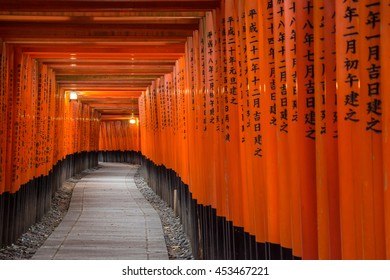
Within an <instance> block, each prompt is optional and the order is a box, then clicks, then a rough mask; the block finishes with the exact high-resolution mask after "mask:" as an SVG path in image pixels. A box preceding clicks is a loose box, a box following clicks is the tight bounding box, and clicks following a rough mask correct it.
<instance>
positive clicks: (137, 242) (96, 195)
mask: <svg viewBox="0 0 390 280" xmlns="http://www.w3.org/2000/svg"><path fill="white" fill-rule="evenodd" d="M100 166H101V168H100V169H98V170H96V171H95V172H93V173H91V174H90V175H88V176H86V177H84V178H82V179H81V180H80V182H78V183H77V185H76V186H75V188H74V191H73V196H72V200H71V203H70V207H69V211H68V213H67V214H66V216H65V218H64V220H63V221H62V222H61V224H60V225H59V226H58V227H57V228H56V229H55V231H54V232H53V233H52V234H51V235H50V236H49V238H48V239H47V240H46V242H45V243H44V244H43V246H42V247H41V248H39V250H38V251H37V253H36V254H35V255H34V257H33V259H40V260H42V259H43V260H48V259H57V260H58V259H65V260H71V259H73V260H74V259H80V260H81V259H95V260H96V259H122V260H149V259H153V260H165V259H168V253H167V248H166V245H165V240H164V234H163V230H162V226H161V222H160V218H159V216H158V214H157V213H156V211H155V210H154V208H153V207H152V206H151V205H150V204H149V202H147V201H146V200H145V198H144V197H143V196H142V194H141V193H140V192H139V191H138V189H137V187H136V186H135V183H134V173H135V172H136V168H135V167H134V166H133V167H132V166H130V165H128V164H121V163H100Z"/></svg>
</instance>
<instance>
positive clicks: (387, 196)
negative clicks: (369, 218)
mask: <svg viewBox="0 0 390 280" xmlns="http://www.w3.org/2000/svg"><path fill="white" fill-rule="evenodd" d="M380 10H381V13H382V15H389V14H390V4H389V3H388V2H387V1H381V6H380ZM380 30H381V37H380V60H381V72H382V73H383V74H382V75H381V77H380V82H381V91H382V104H383V106H382V108H383V115H382V120H383V125H382V130H383V135H382V141H383V145H382V147H383V168H384V170H383V171H384V172H383V189H384V201H385V211H384V212H385V230H386V231H385V233H386V259H390V177H389V176H390V133H389V132H390V94H389V93H390V80H389V78H388V77H387V75H386V74H385V73H390V63H389V61H390V53H389V52H388V50H389V48H390V36H387V34H390V18H389V17H387V16H382V17H381V21H380Z"/></svg>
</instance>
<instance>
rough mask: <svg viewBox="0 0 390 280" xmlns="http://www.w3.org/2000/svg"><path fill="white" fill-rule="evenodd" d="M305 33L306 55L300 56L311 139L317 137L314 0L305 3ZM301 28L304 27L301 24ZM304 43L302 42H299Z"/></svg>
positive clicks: (307, 125) (307, 129) (306, 125)
mask: <svg viewBox="0 0 390 280" xmlns="http://www.w3.org/2000/svg"><path fill="white" fill-rule="evenodd" d="M304 14H305V15H304V17H305V21H304V23H303V33H304V41H303V48H304V50H305V51H304V53H303V54H304V55H303V57H299V59H303V60H304V61H305V69H301V70H302V71H304V72H305V76H304V83H303V84H304V92H305V98H306V102H305V103H306V109H307V110H306V113H305V121H304V123H305V133H306V137H307V138H309V139H312V140H314V139H315V94H314V93H315V86H314V40H313V39H314V33H313V29H314V26H313V1H312V0H310V1H307V2H306V4H305V5H304ZM299 28H302V26H300V27H299ZM299 43H302V42H299Z"/></svg>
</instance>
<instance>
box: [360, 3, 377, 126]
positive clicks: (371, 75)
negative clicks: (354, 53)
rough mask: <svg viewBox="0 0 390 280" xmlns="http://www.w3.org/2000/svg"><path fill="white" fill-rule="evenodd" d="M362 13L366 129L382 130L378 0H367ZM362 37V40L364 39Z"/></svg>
mask: <svg viewBox="0 0 390 280" xmlns="http://www.w3.org/2000/svg"><path fill="white" fill-rule="evenodd" d="M365 8H366V9H365V10H364V12H363V14H362V16H363V17H364V24H365V26H366V28H364V30H365V34H361V35H362V36H364V39H365V40H366V43H367V44H366V45H367V50H366V52H363V53H365V54H366V58H364V57H363V59H366V60H367V61H368V63H366V64H365V66H367V67H365V70H366V78H367V80H368V83H367V84H366V85H363V94H368V100H369V101H368V102H367V104H366V111H367V115H368V116H367V117H366V118H365V119H366V130H367V131H371V132H374V133H381V132H382V125H381V116H382V100H381V92H380V88H381V86H380V69H381V66H380V62H379V61H380V57H379V54H380V45H379V44H380V25H379V22H380V1H367V4H366V5H365ZM364 39H363V40H364Z"/></svg>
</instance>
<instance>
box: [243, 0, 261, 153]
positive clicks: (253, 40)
mask: <svg viewBox="0 0 390 280" xmlns="http://www.w3.org/2000/svg"><path fill="white" fill-rule="evenodd" d="M246 20H247V54H248V55H247V56H248V58H247V64H248V69H247V71H248V72H249V74H248V84H249V87H248V92H247V94H248V95H249V96H248V104H249V106H248V108H247V112H246V116H247V117H248V121H247V127H248V128H249V129H250V130H251V134H250V135H251V136H252V137H253V138H252V139H251V141H253V147H254V148H253V149H254V150H253V155H254V156H256V157H262V156H263V139H262V137H263V136H262V129H261V122H260V121H261V113H260V109H261V108H260V107H261V106H262V105H261V104H262V102H261V95H260V85H261V81H260V75H261V69H260V48H259V37H260V36H261V35H262V34H261V32H262V31H261V30H259V29H258V27H257V26H258V22H259V12H258V10H257V9H255V8H253V9H250V10H249V11H248V13H247V15H246Z"/></svg>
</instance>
